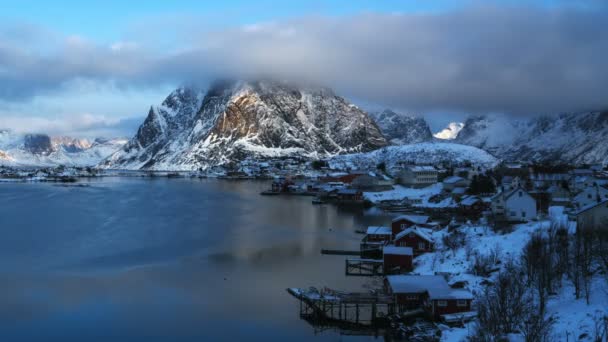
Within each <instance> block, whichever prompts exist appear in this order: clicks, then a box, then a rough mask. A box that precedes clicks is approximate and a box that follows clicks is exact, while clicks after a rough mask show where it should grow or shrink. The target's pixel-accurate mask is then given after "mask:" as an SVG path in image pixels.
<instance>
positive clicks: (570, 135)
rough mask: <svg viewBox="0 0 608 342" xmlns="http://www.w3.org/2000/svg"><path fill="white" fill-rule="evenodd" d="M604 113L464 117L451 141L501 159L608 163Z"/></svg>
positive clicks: (607, 119) (607, 121) (607, 128)
mask: <svg viewBox="0 0 608 342" xmlns="http://www.w3.org/2000/svg"><path fill="white" fill-rule="evenodd" d="M606 137H608V112H606V111H605V112H586V113H567V114H561V115H557V116H543V117H536V118H531V119H512V118H508V117H506V116H501V115H486V116H475V117H471V118H469V119H467V121H466V122H465V126H464V128H463V129H462V130H461V131H460V133H459V134H458V137H457V138H456V139H455V142H457V143H461V144H466V145H472V146H476V147H479V148H482V149H485V150H487V151H489V152H490V153H492V154H494V155H495V156H497V157H499V158H502V159H517V160H536V161H540V160H546V161H553V162H555V161H563V162H570V163H577V164H581V163H588V164H593V163H604V164H606V163H608V139H606Z"/></svg>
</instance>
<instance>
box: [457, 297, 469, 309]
mask: <svg viewBox="0 0 608 342" xmlns="http://www.w3.org/2000/svg"><path fill="white" fill-rule="evenodd" d="M456 306H459V307H466V306H467V301H466V300H464V299H459V300H457V301H456Z"/></svg>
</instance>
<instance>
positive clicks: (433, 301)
mask: <svg viewBox="0 0 608 342" xmlns="http://www.w3.org/2000/svg"><path fill="white" fill-rule="evenodd" d="M385 288H386V291H387V293H389V294H391V295H392V296H393V298H394V300H395V304H396V306H397V310H398V311H399V312H403V311H410V310H416V309H422V310H424V312H425V313H426V314H427V315H428V316H430V317H431V318H432V319H435V320H439V319H441V316H442V315H447V314H455V313H463V312H469V311H471V302H472V301H473V295H472V294H471V293H470V292H469V291H466V290H463V289H453V288H451V287H450V286H449V285H448V283H447V282H446V280H445V278H444V277H443V276H439V275H390V276H387V277H386V279H385Z"/></svg>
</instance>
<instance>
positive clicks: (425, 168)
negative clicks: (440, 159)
mask: <svg viewBox="0 0 608 342" xmlns="http://www.w3.org/2000/svg"><path fill="white" fill-rule="evenodd" d="M409 169H410V170H412V171H414V172H422V171H437V169H435V168H434V167H433V166H429V165H424V166H420V165H417V166H410V167H409Z"/></svg>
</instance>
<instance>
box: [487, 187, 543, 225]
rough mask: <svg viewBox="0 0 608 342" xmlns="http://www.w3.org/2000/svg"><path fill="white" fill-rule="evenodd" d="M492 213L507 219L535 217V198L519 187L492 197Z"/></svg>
mask: <svg viewBox="0 0 608 342" xmlns="http://www.w3.org/2000/svg"><path fill="white" fill-rule="evenodd" d="M492 213H493V214H494V215H496V216H501V217H504V218H505V219H507V220H508V221H528V220H531V219H533V218H535V217H536V200H535V199H534V197H532V196H531V195H530V194H529V193H528V192H527V191H526V190H524V189H522V188H521V187H518V188H515V189H513V190H510V191H504V192H499V193H498V194H496V195H494V197H492Z"/></svg>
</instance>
